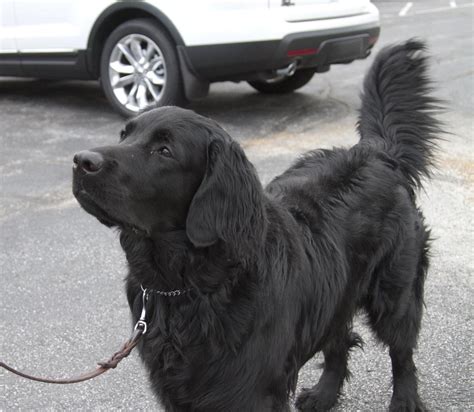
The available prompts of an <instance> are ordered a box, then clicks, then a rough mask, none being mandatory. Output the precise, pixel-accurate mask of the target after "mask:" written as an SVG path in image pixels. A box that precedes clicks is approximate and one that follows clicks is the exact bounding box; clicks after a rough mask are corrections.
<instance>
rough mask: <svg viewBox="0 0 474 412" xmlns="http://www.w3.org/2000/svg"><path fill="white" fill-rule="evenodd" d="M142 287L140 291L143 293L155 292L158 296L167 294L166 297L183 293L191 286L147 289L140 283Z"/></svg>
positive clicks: (189, 289)
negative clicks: (185, 287)
mask: <svg viewBox="0 0 474 412" xmlns="http://www.w3.org/2000/svg"><path fill="white" fill-rule="evenodd" d="M140 287H141V288H142V292H143V294H144V295H150V294H156V295H160V296H167V297H175V296H181V295H185V294H186V293H188V292H190V291H191V290H192V288H187V289H175V290H158V289H148V288H144V287H143V285H140Z"/></svg>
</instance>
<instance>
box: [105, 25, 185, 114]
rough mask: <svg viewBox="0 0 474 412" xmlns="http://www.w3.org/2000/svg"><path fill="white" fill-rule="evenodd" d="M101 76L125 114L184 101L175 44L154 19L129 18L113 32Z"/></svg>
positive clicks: (115, 103) (109, 39) (117, 105)
mask: <svg viewBox="0 0 474 412" xmlns="http://www.w3.org/2000/svg"><path fill="white" fill-rule="evenodd" d="M100 76H101V84H102V88H103V89H104V92H105V95H106V96H107V99H108V100H109V101H110V103H111V104H112V106H113V107H114V108H115V109H116V110H117V111H118V112H119V113H120V114H122V115H124V116H126V117H130V116H134V115H136V114H138V113H139V112H140V111H142V110H143V109H146V108H147V107H150V106H154V107H158V106H166V105H180V104H183V103H184V102H185V99H184V92H183V84H182V79H181V72H180V69H179V64H178V57H177V54H176V48H175V45H174V43H173V41H172V40H171V39H170V38H169V36H168V35H167V33H166V32H165V31H164V30H163V29H162V28H161V27H159V26H158V24H156V23H155V21H153V20H151V19H136V20H130V21H127V22H125V23H123V24H121V25H120V26H118V27H117V28H116V29H115V30H114V31H113V32H112V33H111V34H110V36H109V37H108V38H107V40H106V42H105V45H104V48H103V51H102V55H101V59H100Z"/></svg>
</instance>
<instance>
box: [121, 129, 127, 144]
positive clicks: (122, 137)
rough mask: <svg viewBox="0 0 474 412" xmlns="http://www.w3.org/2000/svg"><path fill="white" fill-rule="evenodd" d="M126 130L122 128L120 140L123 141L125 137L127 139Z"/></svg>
mask: <svg viewBox="0 0 474 412" xmlns="http://www.w3.org/2000/svg"><path fill="white" fill-rule="evenodd" d="M125 134H126V133H125V130H120V141H122V140H123V139H125Z"/></svg>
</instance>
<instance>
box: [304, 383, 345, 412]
mask: <svg viewBox="0 0 474 412" xmlns="http://www.w3.org/2000/svg"><path fill="white" fill-rule="evenodd" d="M336 402H337V393H331V391H327V390H324V389H322V388H320V387H319V385H316V386H315V387H314V388H311V389H303V390H302V391H301V393H300V394H299V396H298V398H297V399H296V402H295V406H296V408H297V409H298V410H299V411H301V412H316V411H317V412H320V411H327V410H329V409H331V408H332V407H333V406H334V405H335V404H336Z"/></svg>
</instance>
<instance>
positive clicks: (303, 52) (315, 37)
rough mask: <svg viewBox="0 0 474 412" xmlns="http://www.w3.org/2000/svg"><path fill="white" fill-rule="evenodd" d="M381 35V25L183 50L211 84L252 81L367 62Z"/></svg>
mask: <svg viewBox="0 0 474 412" xmlns="http://www.w3.org/2000/svg"><path fill="white" fill-rule="evenodd" d="M379 33H380V27H379V25H378V24H377V25H374V24H370V25H362V26H356V27H350V28H338V29H331V30H325V31H314V32H304V33H294V34H289V35H287V36H285V37H284V38H283V39H281V40H270V41H259V42H249V43H232V44H217V45H204V46H190V47H184V46H182V50H181V53H182V54H184V55H185V56H186V60H187V63H188V66H189V68H190V69H191V70H192V71H193V72H194V74H195V75H196V77H198V78H200V79H202V80H205V81H208V82H214V81H223V80H250V79H254V78H256V77H258V76H261V75H262V74H263V75H264V74H265V72H273V71H275V70H277V69H281V68H283V67H286V66H288V65H289V64H290V63H292V62H294V61H296V63H297V68H310V67H314V68H315V71H326V70H327V69H328V68H329V66H330V65H331V64H337V63H348V62H350V61H352V60H355V59H363V58H366V57H367V56H368V55H369V53H370V49H371V48H372V46H373V45H374V43H375V42H376V40H377V38H378V36H379Z"/></svg>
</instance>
